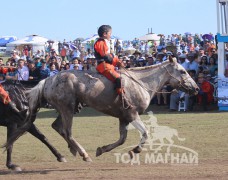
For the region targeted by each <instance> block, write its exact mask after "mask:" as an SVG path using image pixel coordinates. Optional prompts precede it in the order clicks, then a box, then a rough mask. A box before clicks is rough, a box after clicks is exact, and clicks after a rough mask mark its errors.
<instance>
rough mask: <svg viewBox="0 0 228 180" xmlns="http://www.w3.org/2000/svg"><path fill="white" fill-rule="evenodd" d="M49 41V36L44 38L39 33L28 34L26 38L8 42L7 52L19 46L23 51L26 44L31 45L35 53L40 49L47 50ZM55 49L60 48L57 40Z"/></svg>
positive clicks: (54, 44)
mask: <svg viewBox="0 0 228 180" xmlns="http://www.w3.org/2000/svg"><path fill="white" fill-rule="evenodd" d="M47 41H48V39H47V38H44V37H41V36H38V35H30V36H26V37H25V38H22V39H19V40H17V41H13V42H11V43H8V44H7V45H6V52H8V53H9V52H11V51H12V50H13V49H14V48H15V47H17V49H18V50H20V51H22V49H23V47H24V45H30V46H31V47H32V52H33V53H35V52H37V51H38V50H40V51H41V50H43V51H45V46H46V45H47V44H48V43H47ZM53 49H55V50H56V51H57V50H58V43H57V42H54V43H53ZM57 52H58V51H57Z"/></svg>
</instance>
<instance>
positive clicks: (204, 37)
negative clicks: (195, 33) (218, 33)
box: [202, 34, 214, 41]
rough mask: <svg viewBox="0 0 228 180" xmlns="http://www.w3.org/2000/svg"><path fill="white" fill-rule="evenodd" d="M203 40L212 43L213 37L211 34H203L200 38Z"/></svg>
mask: <svg viewBox="0 0 228 180" xmlns="http://www.w3.org/2000/svg"><path fill="white" fill-rule="evenodd" d="M202 38H203V40H206V39H207V40H209V41H213V40H214V36H213V35H212V34H204V35H203V36H202Z"/></svg>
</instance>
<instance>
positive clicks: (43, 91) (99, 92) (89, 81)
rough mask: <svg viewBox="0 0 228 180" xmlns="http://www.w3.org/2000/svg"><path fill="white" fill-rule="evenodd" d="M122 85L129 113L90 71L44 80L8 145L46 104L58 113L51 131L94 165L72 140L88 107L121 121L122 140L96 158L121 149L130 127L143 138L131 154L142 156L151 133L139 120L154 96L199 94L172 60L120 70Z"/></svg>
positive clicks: (99, 150)
mask: <svg viewBox="0 0 228 180" xmlns="http://www.w3.org/2000/svg"><path fill="white" fill-rule="evenodd" d="M120 73H121V78H122V84H123V86H124V89H125V96H126V98H127V99H128V100H129V102H130V103H131V104H132V105H133V108H131V109H127V108H125V107H124V104H123V103H122V99H121V98H120V97H119V96H118V95H117V94H116V92H115V91H114V85H113V83H112V82H110V81H109V80H107V79H106V78H105V77H103V76H102V75H100V74H98V73H92V72H88V71H74V70H72V71H63V72H60V73H59V74H57V75H55V76H52V77H49V78H47V79H45V80H42V81H41V82H40V83H39V84H38V85H37V86H36V87H34V88H33V89H31V90H30V92H29V94H28V100H29V108H30V116H31V118H29V119H28V121H27V123H26V124H25V125H24V126H23V128H21V129H20V130H19V131H17V132H16V133H15V134H14V137H13V138H11V139H10V140H9V141H7V143H6V147H8V146H9V145H11V144H12V143H13V142H14V141H15V140H16V139H17V138H18V137H19V136H20V135H22V134H23V133H24V132H25V131H26V130H27V129H28V128H29V126H30V125H29V124H31V123H32V122H33V121H35V115H34V114H36V113H37V112H38V109H39V108H40V107H41V104H42V103H43V102H45V101H46V102H48V103H49V104H51V105H52V106H53V107H54V108H55V109H56V110H57V111H58V113H59V115H58V117H57V119H56V120H55V122H54V123H53V124H52V127H53V128H54V129H55V130H56V131H57V132H58V133H59V134H60V135H61V136H62V137H63V138H64V139H65V140H66V142H67V143H68V146H69V148H70V151H71V153H72V154H73V155H76V153H77V152H79V154H80V156H82V157H83V160H84V161H92V160H91V158H90V157H89V155H88V154H87V152H86V151H85V149H84V148H83V147H82V146H81V145H80V144H79V143H78V142H77V141H76V139H75V138H74V137H73V136H72V131H71V128H72V120H73V116H74V113H75V112H76V111H77V110H78V108H79V107H81V104H86V105H88V106H89V107H92V108H94V109H96V110H98V111H100V112H103V113H105V114H108V115H111V116H113V117H117V118H119V132H120V138H119V139H118V140H117V141H116V142H114V143H113V144H109V145H106V146H103V147H98V148H97V151H96V156H99V155H101V154H102V153H105V152H108V151H111V150H112V149H114V148H116V147H118V146H120V145H122V144H123V143H124V142H125V140H126V138H127V126H128V124H129V123H132V125H133V126H134V127H135V128H136V129H138V130H139V131H140V133H141V134H142V138H141V140H140V142H139V145H138V146H137V147H135V148H134V149H133V150H132V151H130V152H129V153H130V155H131V156H132V155H133V153H139V152H141V150H142V146H143V144H144V143H145V141H146V139H147V138H148V132H147V129H146V128H145V126H144V124H143V122H142V121H141V119H140V116H139V115H140V114H142V113H143V112H144V111H145V110H146V109H147V107H148V106H149V104H150V101H151V99H152V98H153V96H154V95H155V94H156V93H157V92H159V91H160V89H161V88H162V87H163V86H164V84H166V83H170V84H171V86H173V87H174V88H177V89H181V90H182V91H185V92H187V93H189V94H196V93H197V91H198V90H199V88H198V86H197V85H196V83H195V82H194V80H193V79H192V78H191V77H190V76H189V74H188V73H187V72H186V71H185V69H184V68H183V67H182V66H181V65H180V64H178V63H177V62H176V60H173V59H172V58H171V57H169V60H168V61H166V62H164V63H162V64H158V65H153V66H147V67H138V68H130V69H129V70H124V69H121V71H120Z"/></svg>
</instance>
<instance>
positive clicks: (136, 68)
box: [128, 60, 170, 71]
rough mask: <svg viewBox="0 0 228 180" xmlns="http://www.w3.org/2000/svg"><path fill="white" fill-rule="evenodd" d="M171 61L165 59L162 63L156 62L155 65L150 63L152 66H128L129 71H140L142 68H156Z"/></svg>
mask: <svg viewBox="0 0 228 180" xmlns="http://www.w3.org/2000/svg"><path fill="white" fill-rule="evenodd" d="M168 63H170V61H168V60H167V61H165V62H162V63H161V64H154V65H150V66H144V67H133V68H128V70H129V71H140V70H145V69H155V68H157V67H160V66H162V65H165V64H168Z"/></svg>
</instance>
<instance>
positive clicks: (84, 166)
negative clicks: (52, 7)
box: [0, 107, 228, 180]
mask: <svg viewBox="0 0 228 180" xmlns="http://www.w3.org/2000/svg"><path fill="white" fill-rule="evenodd" d="M149 110H151V107H150V108H149V109H148V111H149ZM154 115H155V116H156V117H157V120H158V124H159V125H160V126H168V127H170V128H174V129H176V130H177V131H178V133H179V136H180V137H184V138H185V139H186V140H185V141H183V142H180V141H178V140H176V139H175V138H174V139H175V144H178V145H182V146H185V147H189V148H191V149H193V150H195V151H196V152H197V153H198V160H199V164H198V165H184V164H182V165H176V166H175V165H171V164H164V163H156V164H145V163H141V164H140V165H137V164H135V165H131V164H129V163H127V164H125V163H116V157H115V156H114V153H115V152H120V151H121V149H123V148H125V147H128V146H132V145H135V144H138V142H139V139H140V137H139V133H138V132H137V131H136V130H130V131H129V134H128V138H127V141H126V143H125V144H124V145H122V146H120V147H119V148H117V149H114V150H113V151H111V152H108V153H105V154H103V155H101V156H99V157H95V153H96V148H97V147H98V146H99V147H100V146H103V145H106V144H109V143H113V142H114V141H115V140H117V139H118V137H119V133H118V120H117V119H115V118H112V117H109V116H106V115H104V114H101V113H99V112H96V111H94V110H92V109H90V108H86V109H84V110H83V111H82V113H80V114H79V115H77V117H75V118H74V124H73V128H72V131H73V134H74V137H75V138H76V139H77V140H78V141H79V143H80V144H81V145H82V146H83V147H84V148H85V149H86V150H87V152H88V153H89V154H90V156H91V158H92V159H93V162H92V163H86V162H83V161H82V159H81V157H80V156H79V155H77V156H76V157H74V156H73V155H72V154H71V153H70V152H69V150H68V148H67V144H66V142H65V141H64V140H63V139H62V138H61V137H60V136H59V135H58V134H57V133H56V132H55V131H54V130H53V129H52V128H51V123H52V122H53V121H54V118H55V117H56V112H55V111H54V110H49V109H42V110H41V112H40V113H39V114H38V119H37V120H36V122H35V124H36V125H37V126H38V127H39V129H40V130H41V131H42V132H43V133H44V134H45V135H46V137H47V138H48V139H49V141H50V142H51V143H52V144H53V145H54V146H55V147H56V148H57V149H58V150H59V151H60V153H61V154H62V155H64V156H65V157H66V159H67V161H68V162H67V163H59V162H57V161H56V159H55V157H54V156H53V155H52V154H51V152H50V151H49V150H48V149H47V147H46V146H45V145H43V144H42V143H41V142H40V141H38V140H37V139H35V138H34V137H32V136H31V135H30V134H26V135H24V136H22V137H21V138H20V139H19V140H18V141H17V142H16V143H15V145H14V150H13V162H14V163H16V164H18V165H20V166H21V168H22V170H23V172H21V173H18V174H17V173H14V172H10V171H9V170H7V168H6V167H5V160H6V153H1V154H0V160H1V161H0V179H7V180H8V179H38V178H42V179H227V177H228V141H227V140H228V113H226V112H216V111H213V112H210V113H202V112H195V113H167V112H166V113H161V112H156V111H155V112H154ZM141 119H142V120H148V119H149V117H148V115H147V114H144V115H142V116H141ZM0 137H1V138H0V144H3V143H4V142H5V139H6V128H4V127H0ZM126 152H127V150H126ZM143 153H145V152H143Z"/></svg>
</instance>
